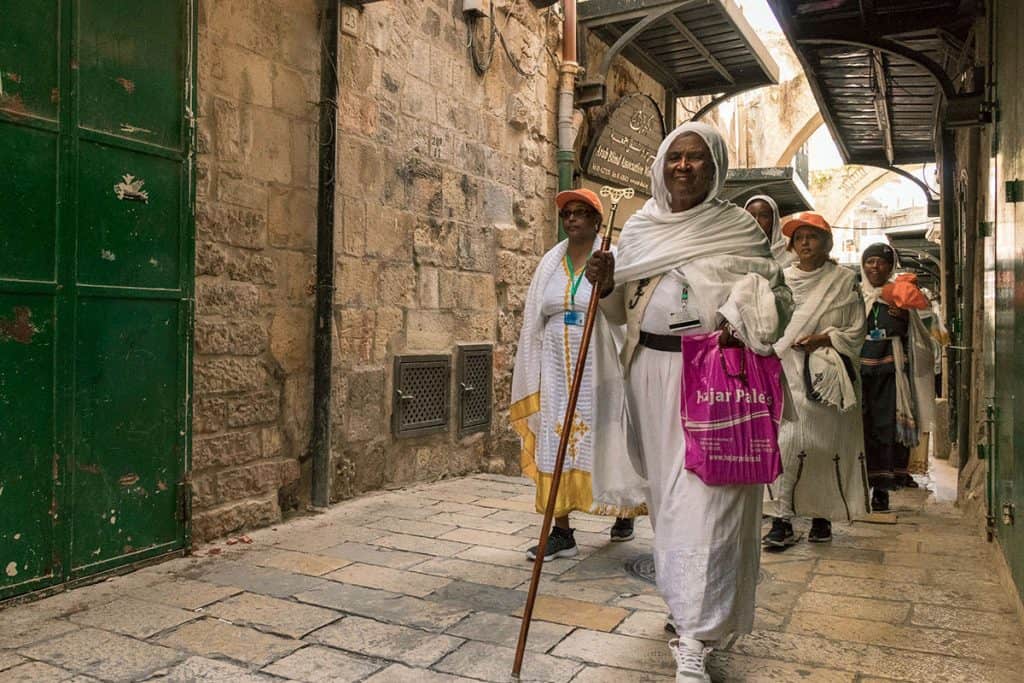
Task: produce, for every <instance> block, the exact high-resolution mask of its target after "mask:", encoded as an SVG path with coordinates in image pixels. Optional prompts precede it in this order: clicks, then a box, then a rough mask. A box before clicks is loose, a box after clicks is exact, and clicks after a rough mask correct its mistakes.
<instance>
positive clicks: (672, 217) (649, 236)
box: [615, 122, 771, 283]
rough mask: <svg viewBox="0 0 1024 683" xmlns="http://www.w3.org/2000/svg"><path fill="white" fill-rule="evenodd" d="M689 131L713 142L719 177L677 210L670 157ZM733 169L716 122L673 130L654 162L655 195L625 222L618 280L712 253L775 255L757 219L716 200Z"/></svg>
mask: <svg viewBox="0 0 1024 683" xmlns="http://www.w3.org/2000/svg"><path fill="white" fill-rule="evenodd" d="M686 133H694V134H696V135H699V136H700V137H701V139H703V140H704V143H705V144H706V145H707V146H708V149H709V150H710V151H711V158H712V160H713V162H714V172H715V177H714V181H713V184H712V186H711V189H710V190H709V191H708V196H707V197H705V199H704V201H703V202H701V203H700V204H698V205H697V206H695V207H693V208H692V209H687V210H686V211H678V212H673V211H672V197H671V195H670V193H669V191H668V187H667V185H666V184H665V176H664V166H665V156H666V155H667V154H668V149H669V147H671V146H672V143H673V142H674V141H675V139H676V138H678V137H679V136H680V135H685V134H686ZM728 170H729V155H728V150H727V149H726V145H725V140H724V139H723V138H722V136H721V134H719V132H718V131H717V130H715V129H714V128H712V127H711V126H709V125H707V124H706V123H695V122H688V123H684V124H683V125H681V126H679V127H678V128H676V129H675V130H673V131H672V132H671V133H669V134H668V136H667V137H666V138H665V139H664V140H663V141H662V143H661V146H660V147H659V148H658V156H657V157H656V158H655V159H654V164H652V165H651V199H649V200H647V203H646V204H644V206H643V208H642V209H640V210H639V211H637V212H636V213H635V214H633V215H632V216H631V217H630V218H629V220H627V221H626V224H625V225H624V226H623V227H622V235H621V236H620V238H619V253H618V256H617V257H616V263H615V280H616V282H620V283H621V282H629V281H631V280H640V279H642V278H646V277H653V276H655V275H659V274H661V273H664V272H666V271H668V270H671V269H673V268H678V267H679V266H683V265H686V264H687V263H689V262H690V261H693V260H695V259H699V258H703V257H707V256H716V257H718V256H746V257H762V258H770V257H771V250H770V249H769V246H768V238H767V237H765V234H764V231H762V230H761V226H759V225H758V224H757V221H755V220H754V218H753V217H752V216H751V215H750V214H749V213H747V212H746V211H744V210H743V209H741V208H740V207H738V206H736V205H735V204H733V203H731V202H728V201H725V200H721V199H716V198H717V197H718V195H719V194H720V193H721V191H722V188H723V187H724V186H725V176H726V173H727V172H728Z"/></svg>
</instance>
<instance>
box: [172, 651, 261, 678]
mask: <svg viewBox="0 0 1024 683" xmlns="http://www.w3.org/2000/svg"><path fill="white" fill-rule="evenodd" d="M159 680H160V681H161V683H194V682H195V681H231V683H272V682H273V681H274V680H276V679H272V678H270V677H269V676H262V675H260V674H251V673H249V671H248V670H247V669H245V668H243V667H240V666H236V665H234V664H228V663H227V662H219V661H217V660H216V659H209V658H207V657H197V656H194V657H189V658H188V659H186V660H185V661H184V662H182V663H181V664H179V665H177V666H176V667H174V668H173V669H171V670H170V671H168V672H166V674H165V675H161V676H160V678H159Z"/></svg>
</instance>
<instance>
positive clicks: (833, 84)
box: [768, 0, 975, 166]
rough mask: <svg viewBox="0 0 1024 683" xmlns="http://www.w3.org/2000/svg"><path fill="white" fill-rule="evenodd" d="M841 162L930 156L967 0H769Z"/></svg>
mask: <svg viewBox="0 0 1024 683" xmlns="http://www.w3.org/2000/svg"><path fill="white" fill-rule="evenodd" d="M768 4H769V5H770V6H771V8H772V10H773V11H774V12H775V15H776V17H778V19H779V24H780V25H781V26H782V29H783V31H784V32H785V33H786V36H787V38H788V39H789V41H790V44H791V45H792V46H793V49H794V50H795V51H796V53H797V56H798V57H799V58H800V61H801V63H802V64H803V67H804V70H805V71H806V73H807V77H808V80H809V82H810V86H811V90H812V92H813V93H814V96H815V99H817V101H818V106H819V108H820V109H821V111H822V115H823V116H824V118H825V123H826V124H827V125H828V127H829V129H830V131H831V132H832V137H833V138H834V139H835V140H836V143H837V145H838V146H839V151H840V153H841V154H842V156H843V160H844V161H845V162H846V163H851V164H867V165H873V166H891V165H893V164H914V163H925V162H932V161H935V157H936V154H935V126H936V121H937V120H938V115H939V107H940V104H941V99H942V97H943V96H945V97H947V99H949V98H950V97H951V95H953V94H954V86H953V79H954V77H955V76H956V75H957V74H959V73H961V72H962V70H963V69H964V67H965V63H963V62H962V56H961V55H962V52H963V48H964V41H965V40H966V38H967V35H968V32H969V29H970V25H971V22H972V20H973V11H974V4H975V3H973V2H972V1H971V0H768Z"/></svg>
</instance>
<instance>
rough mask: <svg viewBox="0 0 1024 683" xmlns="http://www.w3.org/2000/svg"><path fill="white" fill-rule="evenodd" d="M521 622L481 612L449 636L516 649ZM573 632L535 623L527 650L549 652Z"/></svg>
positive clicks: (562, 627)
mask: <svg viewBox="0 0 1024 683" xmlns="http://www.w3.org/2000/svg"><path fill="white" fill-rule="evenodd" d="M520 621H521V620H520V619H517V618H515V617H510V616H507V615H505V614H495V613H493V612H477V613H475V614H471V615H470V616H469V617H468V618H466V619H465V620H463V621H461V622H459V623H458V624H457V625H456V626H455V627H454V628H451V629H449V630H448V633H450V634H452V635H454V636H460V637H462V638H468V639H470V640H479V641H482V642H485V643H493V644H494V645H502V646H504V647H515V646H516V643H517V641H518V640H519V626H520ZM661 623H662V626H664V619H662V620H661ZM570 631H572V628H571V627H569V626H563V625H561V624H551V623H548V622H546V621H534V622H533V623H531V624H530V638H529V640H527V643H526V649H527V650H528V651H533V652H547V651H548V650H550V649H551V648H552V647H554V646H555V645H556V644H557V643H558V642H559V641H560V640H562V638H564V637H565V636H566V635H568V634H569V632H570ZM573 680H577V679H573ZM619 680H620V681H621V680H624V679H619Z"/></svg>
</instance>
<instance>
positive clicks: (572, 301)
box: [565, 250, 585, 309]
mask: <svg viewBox="0 0 1024 683" xmlns="http://www.w3.org/2000/svg"><path fill="white" fill-rule="evenodd" d="M565 265H566V266H567V267H568V268H569V281H570V282H572V286H571V287H570V288H569V307H570V308H572V309H575V308H576V290H577V289H579V288H580V283H581V282H583V273H584V272H585V271H584V270H581V271H580V274H579V275H577V276H576V279H575V280H573V277H572V276H573V274H574V273H575V272H576V271H575V270H573V267H572V258H570V256H569V252H568V250H566V252H565Z"/></svg>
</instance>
